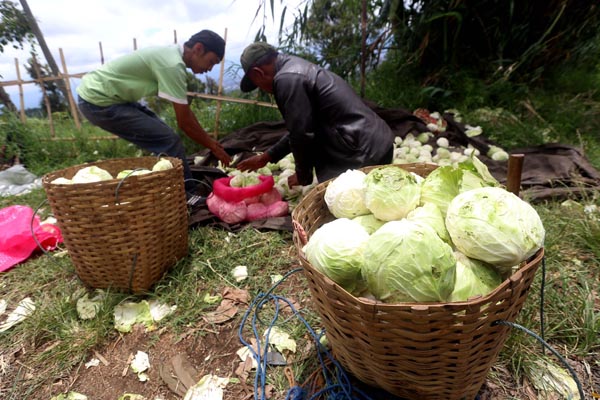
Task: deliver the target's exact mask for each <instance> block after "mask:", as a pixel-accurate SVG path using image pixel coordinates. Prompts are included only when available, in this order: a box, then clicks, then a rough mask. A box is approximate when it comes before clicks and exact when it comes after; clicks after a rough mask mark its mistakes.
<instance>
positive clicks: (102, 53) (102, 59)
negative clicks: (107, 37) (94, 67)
mask: <svg viewBox="0 0 600 400" xmlns="http://www.w3.org/2000/svg"><path fill="white" fill-rule="evenodd" d="M98 47H100V64H102V65H104V52H103V51H102V42H98Z"/></svg>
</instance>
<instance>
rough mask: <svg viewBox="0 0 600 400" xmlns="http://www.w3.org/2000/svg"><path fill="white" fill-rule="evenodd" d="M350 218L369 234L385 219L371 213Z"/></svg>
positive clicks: (381, 224) (380, 225)
mask: <svg viewBox="0 0 600 400" xmlns="http://www.w3.org/2000/svg"><path fill="white" fill-rule="evenodd" d="M352 220H353V221H355V222H358V223H359V224H361V225H362V227H363V228H365V229H366V231H367V233H368V234H369V235H371V234H372V233H373V232H375V231H376V230H377V229H379V228H381V227H382V226H383V224H385V221H382V220H380V219H377V218H375V216H374V215H373V214H366V215H359V216H358V217H354V218H352ZM442 223H443V220H442ZM444 229H446V228H444Z"/></svg>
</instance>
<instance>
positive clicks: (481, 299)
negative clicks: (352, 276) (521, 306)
mask: <svg viewBox="0 0 600 400" xmlns="http://www.w3.org/2000/svg"><path fill="white" fill-rule="evenodd" d="M296 238H297V233H296V231H295V230H294V241H296V240H297V239H296ZM296 247H297V249H298V254H299V257H300V259H301V261H302V267H303V268H305V269H310V270H311V271H312V272H313V273H316V274H319V276H320V277H321V278H322V279H323V280H325V282H326V283H327V284H329V285H330V286H334V287H335V289H336V290H339V291H341V292H343V293H345V294H346V295H348V296H350V297H352V298H353V299H354V301H356V303H359V304H360V305H361V306H365V307H373V306H376V307H378V308H379V307H381V308H383V309H395V308H398V307H401V308H411V309H415V310H428V309H448V308H449V307H450V308H457V309H458V308H460V309H464V308H465V307H472V306H479V305H484V304H487V303H489V302H490V300H491V299H492V298H493V297H494V296H496V295H497V294H498V293H500V292H503V291H505V290H506V289H507V287H508V286H511V285H513V284H515V283H518V282H519V281H521V280H522V278H523V274H524V273H525V272H528V271H529V270H530V269H532V268H537V266H538V264H539V263H540V261H541V260H542V258H543V257H544V247H541V248H540V249H538V250H537V252H536V253H535V254H534V255H533V256H531V257H530V259H529V260H527V261H526V263H525V265H522V266H521V267H519V269H518V270H517V271H515V272H514V273H513V274H512V275H511V276H509V277H508V278H506V279H505V280H504V281H502V283H501V284H500V285H498V286H497V287H496V288H495V289H494V290H492V291H491V292H489V293H488V294H486V295H485V296H475V297H473V298H472V299H471V300H466V301H452V302H398V303H384V302H382V301H375V300H370V299H368V298H366V297H357V296H355V295H353V294H352V293H350V292H348V291H347V290H346V289H344V288H343V287H342V286H340V285H339V284H337V283H336V282H334V281H333V280H332V279H331V278H329V277H328V276H327V275H325V274H324V273H322V272H321V271H319V270H317V269H316V268H315V267H314V266H312V265H311V264H310V262H309V261H308V260H307V259H306V257H305V256H304V252H303V251H302V249H301V248H300V247H299V246H298V245H297V246H296Z"/></svg>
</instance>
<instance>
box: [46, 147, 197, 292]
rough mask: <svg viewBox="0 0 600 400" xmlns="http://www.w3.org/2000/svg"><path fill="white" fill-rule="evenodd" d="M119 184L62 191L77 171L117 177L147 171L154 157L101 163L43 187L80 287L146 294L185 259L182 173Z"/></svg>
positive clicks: (66, 172)
mask: <svg viewBox="0 0 600 400" xmlns="http://www.w3.org/2000/svg"><path fill="white" fill-rule="evenodd" d="M166 158H167V159H169V160H170V161H171V163H172V164H173V166H174V167H173V168H171V169H168V170H165V171H156V172H152V173H151V174H145V175H136V176H129V177H127V178H125V179H122V180H121V179H112V180H108V181H101V182H94V183H83V184H76V185H60V184H53V183H51V182H52V181H53V180H54V179H56V178H59V177H64V178H68V179H71V178H72V177H73V175H75V173H76V172H77V171H78V170H80V169H81V168H84V167H87V166H93V165H95V166H98V167H100V168H103V169H105V170H107V171H108V172H110V173H111V174H112V175H113V176H116V175H117V174H118V173H119V172H120V171H122V170H125V169H136V168H147V169H151V168H152V166H153V165H154V163H156V162H157V161H158V159H157V158H156V157H136V158H124V159H113V160H106V161H100V162H95V163H88V164H82V165H77V166H73V167H69V168H66V169H62V170H59V171H54V172H51V173H49V174H46V175H44V177H43V178H42V185H43V186H44V189H45V191H46V194H47V197H48V202H49V203H50V206H51V208H52V212H53V213H54V216H55V217H56V219H57V223H58V226H59V227H60V229H61V232H62V234H63V237H64V242H65V245H66V247H67V250H68V252H69V255H70V256H71V259H72V261H73V264H74V266H75V270H76V272H77V275H78V276H79V278H80V279H81V281H82V282H83V283H84V284H86V285H87V286H89V287H93V288H114V289H122V290H127V291H129V292H133V293H139V292H143V291H146V290H148V289H149V288H150V287H151V286H152V285H153V284H154V283H156V282H157V281H158V280H159V279H160V278H161V277H162V276H163V274H164V273H165V272H166V271H167V270H168V269H169V268H170V267H171V266H173V265H174V264H175V263H176V262H177V260H179V259H181V258H182V257H184V256H185V255H186V254H187V249H188V245H187V237H188V236H187V234H188V219H187V218H188V216H187V205H186V199H185V190H184V180H183V166H182V162H181V160H179V159H178V158H170V157H166Z"/></svg>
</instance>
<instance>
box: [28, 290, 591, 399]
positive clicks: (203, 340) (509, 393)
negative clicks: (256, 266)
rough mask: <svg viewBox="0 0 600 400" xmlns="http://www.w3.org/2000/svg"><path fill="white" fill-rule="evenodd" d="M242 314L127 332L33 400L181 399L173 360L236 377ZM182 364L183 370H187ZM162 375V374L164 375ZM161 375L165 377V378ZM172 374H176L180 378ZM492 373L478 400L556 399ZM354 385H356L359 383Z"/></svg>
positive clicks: (247, 395) (248, 391) (245, 395)
mask: <svg viewBox="0 0 600 400" xmlns="http://www.w3.org/2000/svg"><path fill="white" fill-rule="evenodd" d="M301 283H302V282H301V281H298V280H296V282H290V284H291V285H298V284H301ZM294 300H295V299H294ZM295 304H297V306H298V308H302V307H310V306H311V305H310V299H309V298H306V299H300V301H299V302H295ZM245 311H246V310H245V309H243V308H240V310H239V313H238V315H237V317H236V318H234V319H233V320H230V321H227V322H225V323H221V324H209V323H207V322H205V321H203V320H200V321H198V324H197V326H190V327H188V328H187V330H186V331H185V332H184V333H183V334H179V335H177V336H176V335H174V334H173V333H171V332H169V330H167V329H166V328H164V327H163V328H159V329H158V330H156V331H151V332H147V331H146V329H145V328H144V327H143V326H137V327H136V328H134V329H133V331H132V332H131V333H126V334H120V335H118V336H117V337H116V338H115V340H113V341H112V342H111V343H110V344H109V345H108V346H106V347H104V348H100V349H95V350H94V351H93V354H91V355H90V358H97V359H99V360H100V362H99V364H98V365H97V366H93V367H89V368H87V367H85V366H80V367H79V368H77V369H75V370H73V371H71V372H70V373H69V374H68V375H67V376H68V377H66V378H64V379H62V380H60V381H58V382H55V383H54V384H52V385H49V386H47V387H46V388H45V389H44V390H42V391H40V393H38V394H36V395H35V398H36V399H40V400H41V399H45V400H48V399H50V398H51V397H52V396H54V395H57V394H59V393H65V392H68V391H75V392H79V393H82V394H85V395H86V396H88V399H89V400H117V399H119V398H120V396H123V395H124V394H125V393H132V394H137V395H142V396H143V399H146V400H159V399H160V400H179V399H182V398H183V397H184V393H185V386H183V388H182V387H181V385H184V382H183V380H184V377H183V374H182V373H181V371H182V370H181V369H180V370H177V369H173V368H171V370H170V371H169V370H168V368H169V367H170V366H171V367H172V366H173V365H174V362H175V361H174V360H176V359H179V360H182V361H183V364H184V367H183V370H184V371H187V372H188V373H190V374H191V375H193V376H192V377H193V379H194V381H197V380H198V379H199V378H200V377H202V376H204V375H206V374H214V375H218V376H220V377H235V378H239V377H240V376H239V368H240V359H239V357H238V356H237V355H236V351H237V350H238V349H239V348H240V347H242V344H241V343H240V340H239V336H238V330H239V325H240V321H241V316H242V314H243V313H244V312H245ZM246 339H248V338H246ZM140 350H141V351H144V352H147V353H148V355H149V359H150V365H151V366H150V368H149V370H148V371H147V372H148V376H149V379H148V380H147V381H146V382H141V381H140V380H139V379H138V377H137V375H136V374H135V373H133V372H132V370H131V369H130V368H129V363H130V360H131V358H132V357H133V356H134V355H135V354H136V352H137V351H140ZM313 356H314V353H313ZM571 361H572V363H571V365H572V366H574V368H575V370H576V372H577V374H578V377H580V379H582V384H583V386H584V390H585V392H586V393H588V394H589V393H592V392H597V391H598V388H600V371H593V370H592V371H589V370H586V368H585V366H584V365H585V364H584V363H583V362H582V361H583V360H571ZM587 362H588V364H589V365H593V364H592V362H593V360H591V359H589V360H587ZM186 365H187V367H185V366H186ZM272 368H283V367H272ZM161 370H163V373H162V374H161ZM165 371H167V372H166V373H165ZM173 371H179V373H178V374H177V373H174V372H173ZM492 373H493V376H494V378H493V379H488V381H487V382H486V383H485V384H484V385H483V387H482V389H481V391H480V393H479V400H498V399H524V400H538V399H545V400H559V399H560V398H559V397H550V396H546V397H539V395H538V394H536V391H535V390H534V389H533V387H532V386H531V384H529V383H528V382H521V384H520V385H517V384H516V383H515V381H514V379H513V378H512V377H511V375H510V373H509V372H508V371H507V370H503V369H502V368H501V367H494V368H493V370H492ZM590 373H591V374H590ZM168 375H170V376H171V377H174V378H175V379H174V380H172V381H171V386H169V385H168V384H167V383H166V380H165V376H168ZM177 378H180V379H177ZM253 379H254V372H250V373H249V374H248V379H246V380H244V379H240V381H239V382H238V383H229V384H228V385H227V386H226V387H225V389H224V397H223V399H224V400H245V399H248V400H250V399H254V398H256V399H258V398H260V397H258V396H257V397H254V388H253V383H252V382H253ZM175 382H178V386H175ZM300 383H302V382H300ZM305 383H306V382H305ZM356 383H357V384H359V385H360V382H356ZM593 389H595V390H593ZM361 390H363V392H365V387H361ZM366 393H367V394H368V395H369V396H371V397H372V400H400V399H399V398H397V397H395V396H392V395H391V394H389V393H385V392H383V391H381V390H372V391H370V392H369V391H368V389H367V391H366ZM286 394H287V393H272V394H271V399H274V400H284V399H285V398H286ZM267 398H268V397H267ZM589 398H590V399H591V398H592V397H591V396H590V397H589ZM128 400H129V399H128ZM136 400H137V399H136ZM140 400H141V398H140ZM320 400H324V399H320Z"/></svg>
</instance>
